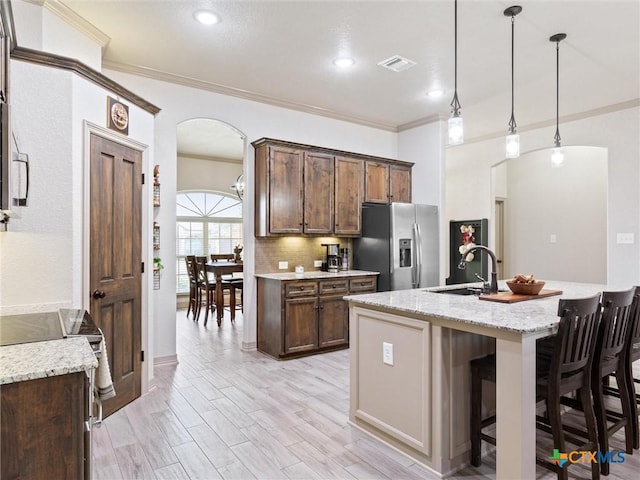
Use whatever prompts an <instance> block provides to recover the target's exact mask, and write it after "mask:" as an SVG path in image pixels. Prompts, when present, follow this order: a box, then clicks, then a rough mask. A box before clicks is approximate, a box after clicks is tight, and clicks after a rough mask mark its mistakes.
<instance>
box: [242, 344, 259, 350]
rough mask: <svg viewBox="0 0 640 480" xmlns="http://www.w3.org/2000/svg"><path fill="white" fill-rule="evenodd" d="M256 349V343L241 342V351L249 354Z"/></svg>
mask: <svg viewBox="0 0 640 480" xmlns="http://www.w3.org/2000/svg"><path fill="white" fill-rule="evenodd" d="M257 349H258V342H242V351H243V352H251V351H253V350H257Z"/></svg>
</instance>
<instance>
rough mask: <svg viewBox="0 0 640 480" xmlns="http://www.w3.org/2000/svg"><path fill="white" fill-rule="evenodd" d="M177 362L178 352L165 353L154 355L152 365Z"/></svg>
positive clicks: (160, 365)
mask: <svg viewBox="0 0 640 480" xmlns="http://www.w3.org/2000/svg"><path fill="white" fill-rule="evenodd" d="M177 364H178V354H173V355H165V356H163V357H155V358H154V359H153V366H154V367H163V366H165V365H177Z"/></svg>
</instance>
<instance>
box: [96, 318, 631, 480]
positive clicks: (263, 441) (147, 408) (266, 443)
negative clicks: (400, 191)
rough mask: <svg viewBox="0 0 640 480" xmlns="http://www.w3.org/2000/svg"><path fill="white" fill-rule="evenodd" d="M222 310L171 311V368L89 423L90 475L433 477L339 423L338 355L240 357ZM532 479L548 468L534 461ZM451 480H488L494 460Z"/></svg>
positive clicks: (620, 471) (235, 333) (343, 385)
mask: <svg viewBox="0 0 640 480" xmlns="http://www.w3.org/2000/svg"><path fill="white" fill-rule="evenodd" d="M228 315H229V314H228V312H225V318H224V322H223V325H222V327H221V328H218V327H217V326H216V324H215V321H213V322H209V325H208V326H207V327H204V326H203V325H202V320H201V321H200V322H199V323H196V322H193V321H192V320H191V319H190V318H186V315H185V311H184V310H181V311H178V312H177V316H176V325H177V352H178V359H179V364H178V365H176V366H162V367H157V368H156V369H155V375H156V382H155V383H156V387H155V388H154V389H152V390H151V391H150V392H149V393H147V394H145V395H143V396H142V397H140V398H139V399H137V400H135V401H134V402H132V403H131V404H129V405H127V406H126V407H125V408H123V409H122V410H120V411H118V412H116V413H114V414H113V415H111V416H110V417H109V418H107V419H106V420H105V421H104V424H103V427H102V428H99V429H94V434H93V461H94V478H96V479H109V480H112V479H124V480H130V479H154V478H155V479H241V480H244V479H416V480H417V479H432V478H433V479H435V478H438V476H437V475H435V474H434V473H433V472H431V471H429V470H428V469H426V468H424V467H422V466H421V465H419V464H417V463H415V462H413V461H412V460H411V459H409V458H408V457H406V456H404V455H403V454H400V453H398V452H396V451H395V450H393V449H391V448H389V447H387V446H386V445H384V444H382V443H381V442H379V441H377V440H375V439H373V438H371V437H369V436H368V435H367V434H365V433H363V432H361V431H360V430H358V429H356V428H353V427H351V426H349V425H348V423H347V421H348V412H349V353H348V350H342V351H338V352H332V353H326V354H322V355H315V356H311V357H306V358H303V359H297V360H288V361H280V362H279V361H276V360H273V359H271V358H269V357H267V356H265V355H263V354H261V353H259V352H243V351H241V349H240V345H241V342H242V316H241V315H238V318H237V319H236V323H235V325H232V324H231V323H230V321H229V318H228ZM621 438H622V435H621V432H618V434H617V438H616V442H617V443H616V444H615V445H613V446H612V448H621V447H622V442H621V441H618V440H619V439H621ZM573 470H576V471H575V472H574V471H573ZM638 470H640V453H638V451H636V453H635V455H632V456H627V459H626V462H625V463H624V464H616V465H613V466H612V470H611V475H609V477H604V478H609V479H616V480H617V479H629V480H630V479H637V478H640V476H639V474H638V473H637V472H638ZM569 474H570V476H572V478H576V477H575V475H576V474H578V476H579V477H580V478H590V473H589V470H586V469H581V470H578V469H574V468H572V469H570V470H569ZM536 477H537V478H540V479H543V478H544V479H553V478H555V474H552V473H551V472H548V471H547V470H544V469H542V468H538V469H537V472H536ZM450 478H465V479H486V478H495V455H486V456H485V457H484V458H483V466H482V467H480V468H477V469H476V468H470V467H469V468H466V469H464V470H462V471H459V472H457V473H456V474H455V475H454V476H452V477H450Z"/></svg>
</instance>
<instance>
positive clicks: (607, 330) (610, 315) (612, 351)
mask: <svg viewBox="0 0 640 480" xmlns="http://www.w3.org/2000/svg"><path fill="white" fill-rule="evenodd" d="M634 293H635V289H634V288H630V289H629V290H624V291H622V292H603V293H602V319H601V320H600V327H599V328H600V332H599V334H598V342H597V343H596V353H595V355H596V357H595V359H594V362H596V365H594V367H595V366H597V365H598V364H602V363H603V362H606V361H607V360H613V359H617V358H618V357H619V356H620V355H621V353H622V351H623V349H624V347H625V341H626V340H627V338H626V335H628V334H629V322H630V320H631V317H630V313H631V304H632V302H633V297H634Z"/></svg>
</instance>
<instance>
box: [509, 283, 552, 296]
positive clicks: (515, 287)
mask: <svg viewBox="0 0 640 480" xmlns="http://www.w3.org/2000/svg"><path fill="white" fill-rule="evenodd" d="M506 283H507V287H509V289H510V290H511V291H512V292H513V293H515V294H516V295H537V294H539V293H540V290H542V287H544V283H545V282H543V281H541V280H537V281H536V283H517V282H514V281H513V280H507V282H506Z"/></svg>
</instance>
